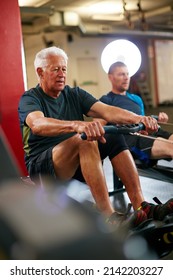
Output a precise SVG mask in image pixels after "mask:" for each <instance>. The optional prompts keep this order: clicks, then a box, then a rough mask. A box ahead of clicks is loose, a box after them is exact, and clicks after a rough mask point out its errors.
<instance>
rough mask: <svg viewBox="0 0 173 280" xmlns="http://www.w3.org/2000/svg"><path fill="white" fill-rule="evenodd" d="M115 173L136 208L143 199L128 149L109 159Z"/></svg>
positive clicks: (135, 169)
mask: <svg viewBox="0 0 173 280" xmlns="http://www.w3.org/2000/svg"><path fill="white" fill-rule="evenodd" d="M111 163H112V166H113V169H114V171H115V173H116V175H117V176H118V177H119V178H120V179H121V181H122V182H123V184H124V186H125V188H126V191H127V194H128V196H129V199H130V201H131V203H132V205H133V208H134V209H135V210H136V209H138V207H140V205H141V203H142V202H143V201H144V197H143V194H142V190H141V185H140V180H139V175H138V172H137V168H136V165H135V163H134V160H133V157H132V155H131V153H130V152H129V150H125V151H122V152H121V153H119V154H118V155H117V156H115V157H114V158H112V160H111Z"/></svg>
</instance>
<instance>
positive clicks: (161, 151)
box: [100, 62, 173, 166]
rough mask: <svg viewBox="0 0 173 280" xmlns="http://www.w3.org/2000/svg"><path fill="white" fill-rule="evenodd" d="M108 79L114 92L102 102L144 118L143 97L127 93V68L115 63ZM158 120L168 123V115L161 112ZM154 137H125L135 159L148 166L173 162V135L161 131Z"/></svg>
mask: <svg viewBox="0 0 173 280" xmlns="http://www.w3.org/2000/svg"><path fill="white" fill-rule="evenodd" d="M108 78H109V80H110V82H111V86H112V90H111V91H110V92H109V93H108V94H107V95H103V96H102V97H101V98H100V100H101V101H102V102H104V103H106V104H109V105H113V106H117V107H120V108H123V109H126V110H128V111H130V112H133V113H135V114H138V115H141V116H144V115H145V111H144V104H143V101H142V99H141V97H140V96H138V95H136V94H131V93H129V92H128V91H127V90H128V88H129V83H130V77H129V71H128V68H127V66H126V65H125V64H124V63H123V62H115V63H113V64H112V65H111V66H110V68H109V72H108ZM158 120H159V121H160V122H167V121H168V116H167V114H166V113H164V112H160V113H159V116H158ZM103 124H105V122H103ZM152 136H153V138H154V139H151V138H149V137H148V138H147V137H141V136H137V135H125V139H126V143H127V145H128V147H129V149H130V151H131V152H132V154H133V156H134V158H138V159H140V160H141V161H142V162H143V164H144V165H146V166H150V165H154V164H155V163H156V162H157V160H158V159H163V158H168V159H170V160H171V159H172V158H173V134H172V133H169V132H168V131H165V130H163V129H159V130H158V131H157V132H154V133H152Z"/></svg>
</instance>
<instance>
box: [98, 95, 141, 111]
mask: <svg viewBox="0 0 173 280" xmlns="http://www.w3.org/2000/svg"><path fill="white" fill-rule="evenodd" d="M100 101H102V102H103V103H106V104H109V105H112V106H116V107H120V108H122V109H126V110H128V111H130V112H133V113H135V114H137V115H144V109H143V101H142V99H141V98H140V97H139V96H137V95H134V94H130V93H128V92H126V95H121V94H115V93H113V92H109V93H108V94H107V95H103V96H102V97H101V98H100Z"/></svg>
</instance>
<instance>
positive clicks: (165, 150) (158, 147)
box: [151, 137, 173, 159]
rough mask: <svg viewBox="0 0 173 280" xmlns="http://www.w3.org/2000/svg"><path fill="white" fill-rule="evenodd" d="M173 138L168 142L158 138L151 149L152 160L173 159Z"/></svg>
mask: <svg viewBox="0 0 173 280" xmlns="http://www.w3.org/2000/svg"><path fill="white" fill-rule="evenodd" d="M172 138H173V137H170V138H169V139H168V140H167V139H164V138H161V137H158V138H157V139H156V140H155V141H154V142H153V146H152V149H151V158H152V159H164V158H172V159H173V139H172ZM171 139H172V140H171Z"/></svg>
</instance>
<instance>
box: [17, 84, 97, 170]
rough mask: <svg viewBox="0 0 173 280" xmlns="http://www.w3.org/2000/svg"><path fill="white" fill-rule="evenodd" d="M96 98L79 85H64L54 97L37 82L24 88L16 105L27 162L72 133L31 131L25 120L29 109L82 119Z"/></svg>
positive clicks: (59, 117)
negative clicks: (29, 87) (47, 134)
mask: <svg viewBox="0 0 173 280" xmlns="http://www.w3.org/2000/svg"><path fill="white" fill-rule="evenodd" d="M97 101H98V100H97V99H96V98H95V97H93V96H92V95H91V94H89V93H88V92H86V91H84V90H82V89H81V88H79V87H75V88H71V87H69V86H65V88H64V90H63V91H62V92H61V94H60V95H59V97H58V98H56V99H55V98H52V97H50V96H48V95H47V94H45V93H44V91H43V90H42V89H41V87H40V86H39V85H38V86H36V87H35V88H32V89H30V90H28V91H26V92H25V93H24V94H23V95H22V97H21V99H20V102H19V107H18V113H19V121H20V128H21V132H22V137H23V144H24V151H25V162H26V165H27V164H28V162H29V160H30V159H31V158H33V157H35V156H37V155H38V154H40V153H42V152H43V151H45V150H47V149H48V148H50V147H53V146H55V145H57V144H58V143H60V142H62V141H64V140H66V139H68V138H69V137H71V136H73V135H74V134H75V133H67V134H61V135H57V136H53V137H50V136H49V137H46V136H38V135H34V134H33V133H32V131H31V129H30V128H29V127H28V126H27V125H26V123H25V120H26V117H27V115H28V114H29V113H31V112H34V111H41V112H43V114H44V116H45V117H48V118H54V119H58V120H68V121H70V120H72V121H73V120H79V121H83V120H84V115H87V113H88V111H89V110H90V108H91V106H92V105H93V104H94V103H95V102H97Z"/></svg>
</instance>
